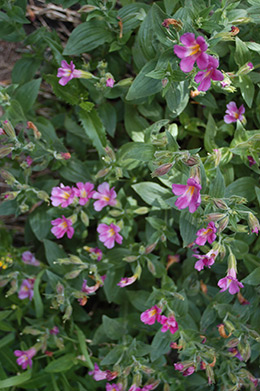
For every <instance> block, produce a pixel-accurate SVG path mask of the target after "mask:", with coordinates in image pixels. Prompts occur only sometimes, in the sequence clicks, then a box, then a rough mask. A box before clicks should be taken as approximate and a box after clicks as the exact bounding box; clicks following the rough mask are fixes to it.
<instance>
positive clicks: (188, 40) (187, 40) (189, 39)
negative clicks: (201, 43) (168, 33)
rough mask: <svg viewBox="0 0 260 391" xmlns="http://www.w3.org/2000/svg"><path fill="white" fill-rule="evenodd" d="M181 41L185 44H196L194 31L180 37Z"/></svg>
mask: <svg viewBox="0 0 260 391" xmlns="http://www.w3.org/2000/svg"><path fill="white" fill-rule="evenodd" d="M180 41H181V43H183V45H185V46H193V45H196V41H195V35H194V34H193V33H185V34H183V35H182V36H181V38H180Z"/></svg>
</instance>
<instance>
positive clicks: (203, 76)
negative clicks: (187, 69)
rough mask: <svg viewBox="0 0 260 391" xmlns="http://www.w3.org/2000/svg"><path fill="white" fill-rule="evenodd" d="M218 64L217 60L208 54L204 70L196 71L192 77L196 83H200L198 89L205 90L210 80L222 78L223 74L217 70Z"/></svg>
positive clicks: (220, 79) (208, 86)
mask: <svg viewBox="0 0 260 391" xmlns="http://www.w3.org/2000/svg"><path fill="white" fill-rule="evenodd" d="M218 66H219V62H218V60H217V59H216V58H215V57H212V56H208V66H207V69H206V70H205V71H204V72H203V71H200V72H198V73H197V75H196V76H195V78H194V80H195V82H196V83H200V84H199V86H198V91H207V90H208V89H209V88H210V85H211V80H215V81H222V80H223V79H224V76H223V74H222V73H221V72H220V71H218V70H217V67H218Z"/></svg>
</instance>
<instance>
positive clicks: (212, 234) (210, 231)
mask: <svg viewBox="0 0 260 391" xmlns="http://www.w3.org/2000/svg"><path fill="white" fill-rule="evenodd" d="M216 232H217V228H216V227H215V224H214V222H213V221H210V223H209V224H208V226H207V228H202V229H200V230H198V232H197V233H196V235H197V239H196V240H195V243H196V244H198V245H199V246H204V244H205V243H206V241H208V242H209V243H210V244H211V243H213V242H214V240H215V239H216Z"/></svg>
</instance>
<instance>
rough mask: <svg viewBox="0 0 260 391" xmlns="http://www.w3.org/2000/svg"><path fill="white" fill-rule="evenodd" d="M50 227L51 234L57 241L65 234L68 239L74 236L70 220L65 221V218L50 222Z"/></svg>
mask: <svg viewBox="0 0 260 391" xmlns="http://www.w3.org/2000/svg"><path fill="white" fill-rule="evenodd" d="M51 224H52V225H54V227H52V229H51V232H52V233H53V235H54V236H56V238H57V239H60V238H62V237H63V236H64V235H65V234H67V237H68V238H69V239H71V238H72V236H73V235H74V228H73V227H72V221H71V219H67V218H66V217H65V216H62V217H61V218H58V219H55V220H52V221H51Z"/></svg>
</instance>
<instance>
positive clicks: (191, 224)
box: [180, 210, 198, 247]
mask: <svg viewBox="0 0 260 391" xmlns="http://www.w3.org/2000/svg"><path fill="white" fill-rule="evenodd" d="M197 230H198V228H197V222H196V219H195V218H194V217H193V216H192V214H191V213H190V212H188V211H186V210H183V211H182V212H181V216H180V233H181V237H182V240H183V247H186V246H187V245H188V244H190V243H192V242H193V241H194V240H195V238H196V232H197Z"/></svg>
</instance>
